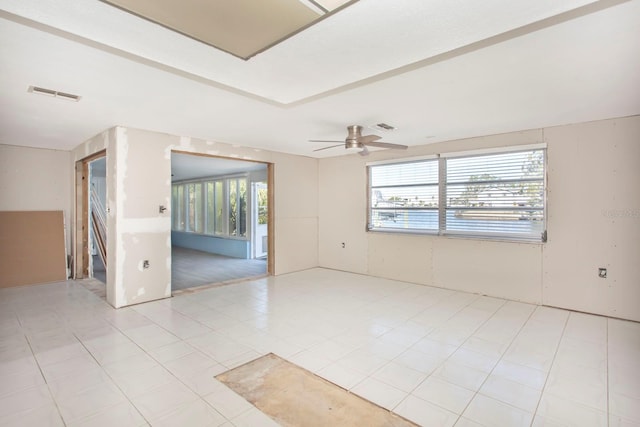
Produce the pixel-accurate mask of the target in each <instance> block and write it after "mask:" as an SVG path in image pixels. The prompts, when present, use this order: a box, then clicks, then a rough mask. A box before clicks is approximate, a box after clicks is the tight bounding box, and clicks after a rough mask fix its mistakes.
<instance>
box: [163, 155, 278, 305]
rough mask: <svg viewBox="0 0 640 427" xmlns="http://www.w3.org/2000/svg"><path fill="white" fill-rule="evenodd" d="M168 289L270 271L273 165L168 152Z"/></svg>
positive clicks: (253, 275)
mask: <svg viewBox="0 0 640 427" xmlns="http://www.w3.org/2000/svg"><path fill="white" fill-rule="evenodd" d="M171 175H172V177H171V181H172V188H171V199H172V200H171V244H172V250H171V257H172V259H171V288H172V292H176V291H181V290H184V289H190V288H194V287H200V286H207V285H212V284H220V283H226V282H233V281H238V280H244V279H247V278H253V277H261V276H265V275H268V274H273V251H272V250H270V249H271V248H272V247H273V243H272V242H273V233H272V230H273V225H272V224H273V221H272V216H273V213H272V209H271V207H272V206H273V204H272V203H270V198H271V197H272V194H273V191H271V186H272V182H273V180H272V178H271V177H272V165H271V164H268V163H261V162H254V161H244V160H237V159H229V158H221V157H212V156H206V155H199V154H194V153H184V152H175V151H174V152H172V156H171Z"/></svg>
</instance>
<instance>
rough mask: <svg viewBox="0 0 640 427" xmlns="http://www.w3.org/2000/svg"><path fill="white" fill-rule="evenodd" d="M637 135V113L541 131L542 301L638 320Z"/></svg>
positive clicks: (639, 175) (639, 204)
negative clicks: (545, 186)
mask: <svg viewBox="0 0 640 427" xmlns="http://www.w3.org/2000/svg"><path fill="white" fill-rule="evenodd" d="M639 138H640V118H638V117H631V118H622V119H615V120H606V121H598V122H591V123H583V124H578V125H571V126H561V127H555V128H550V129H548V130H546V139H547V141H548V143H549V146H548V180H549V191H548V216H549V219H548V233H549V241H548V242H547V244H546V245H545V247H544V251H543V254H544V281H543V285H544V288H543V302H544V304H547V305H552V306H558V307H565V308H571V309H574V310H580V311H587V312H590V313H598V314H605V315H609V316H616V317H622V318H626V319H633V320H640V310H639V309H638V301H640V266H639V263H638V260H639V259H640V214H639V212H640V192H639V191H638V183H640V168H638V161H640V146H639V145H638V140H639ZM599 268H606V269H607V278H601V277H599V275H598V272H599Z"/></svg>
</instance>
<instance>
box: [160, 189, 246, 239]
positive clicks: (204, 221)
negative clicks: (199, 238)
mask: <svg viewBox="0 0 640 427" xmlns="http://www.w3.org/2000/svg"><path fill="white" fill-rule="evenodd" d="M171 197H172V200H171V203H172V209H173V213H172V216H173V220H172V228H173V230H176V231H186V232H192V233H200V234H208V235H216V236H222V237H225V236H226V237H228V236H233V237H242V238H244V237H246V236H247V178H246V177H236V178H224V179H215V180H211V179H205V180H201V181H195V182H185V183H174V184H173V186H172V190H171Z"/></svg>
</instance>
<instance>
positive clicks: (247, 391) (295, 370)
mask: <svg viewBox="0 0 640 427" xmlns="http://www.w3.org/2000/svg"><path fill="white" fill-rule="evenodd" d="M216 378H217V379H218V380H220V381H222V382H223V383H224V384H226V385H227V386H228V387H229V388H231V389H232V390H234V391H235V392H236V393H238V394H240V395H241V396H243V397H244V398H245V399H247V400H248V401H249V402H251V403H252V404H253V405H254V406H256V407H257V408H258V409H260V410H261V411H262V412H264V413H265V414H267V415H269V416H270V417H271V418H273V419H274V420H275V421H276V422H278V423H279V424H281V425H283V426H291V427H298V426H305V427H315V426H365V425H366V426H372V427H373V426H389V427H396V426H397V427H401V426H415V424H413V423H411V422H409V421H407V420H405V419H404V418H401V417H400V416H398V415H396V414H393V413H391V412H389V411H388V410H386V409H384V408H381V407H379V406H377V405H375V404H373V403H371V402H369V401H367V400H365V399H362V398H361V397H358V396H356V395H354V394H352V393H349V392H348V391H347V390H345V389H343V388H341V387H338V386H337V385H335V384H332V383H330V382H328V381H326V380H324V379H322V378H320V377H318V376H317V375H314V374H313V373H311V372H309V371H307V370H305V369H303V368H301V367H299V366H296V365H294V364H292V363H289V362H287V361H286V360H284V359H281V358H280V357H278V356H276V355H274V354H267V355H265V356H263V357H260V358H258V359H256V360H254V361H252V362H249V363H247V364H244V365H242V366H239V367H237V368H235V369H232V370H230V371H227V372H225V373H223V374H220V375H218V376H217V377H216Z"/></svg>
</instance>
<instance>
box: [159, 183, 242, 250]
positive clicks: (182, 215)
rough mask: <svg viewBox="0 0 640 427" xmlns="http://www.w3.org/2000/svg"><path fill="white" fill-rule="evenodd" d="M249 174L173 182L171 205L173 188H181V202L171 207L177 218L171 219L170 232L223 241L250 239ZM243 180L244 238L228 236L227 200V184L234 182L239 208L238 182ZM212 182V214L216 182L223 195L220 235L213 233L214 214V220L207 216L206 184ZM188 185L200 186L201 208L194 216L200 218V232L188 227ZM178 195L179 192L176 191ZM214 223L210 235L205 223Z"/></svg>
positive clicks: (228, 202) (228, 201) (228, 204)
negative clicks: (245, 199)
mask: <svg viewBox="0 0 640 427" xmlns="http://www.w3.org/2000/svg"><path fill="white" fill-rule="evenodd" d="M249 178H250V177H249V174H248V173H246V174H235V175H229V176H221V177H207V178H199V179H192V180H185V181H178V182H174V183H172V185H171V188H172V190H171V195H172V203H173V202H174V200H173V189H174V188H175V187H182V200H179V202H178V206H173V214H174V215H177V218H174V219H172V221H171V230H172V231H178V232H182V233H190V234H198V235H205V236H213V237H221V238H225V239H235V240H249V239H250V237H251V236H250V233H249V221H250V220H251V212H250V209H251V206H250V204H251V201H250V198H251V194H250V191H251V188H250V187H251V182H250V179H249ZM243 179H244V180H245V182H246V192H247V194H246V197H247V207H246V208H247V212H246V214H245V221H246V224H245V226H246V229H245V235H244V236H239V235H231V234H230V229H229V228H230V227H229V220H230V218H229V207H230V200H229V183H230V182H231V181H235V182H236V183H237V186H238V191H237V193H236V196H237V199H236V203H237V204H238V206H239V203H240V192H239V189H240V185H239V184H240V181H241V180H243ZM209 182H212V183H213V184H214V213H215V183H216V182H222V193H223V198H222V203H223V209H222V233H216V232H215V214H214V218H213V219H210V218H209V216H208V212H207V198H208V192H207V183H209ZM190 184H201V185H200V193H201V195H200V196H201V199H202V206H201V209H200V211H201V212H199V213H197V214H196V216H198V215H200V216H201V217H202V232H197V231H195V230H191V229H190V226H189V192H188V191H187V187H188V185H190ZM178 193H179V191H178ZM212 220H213V221H214V228H213V230H214V233H213V234H211V233H209V232H208V231H207V223H208V222H209V221H212Z"/></svg>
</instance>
